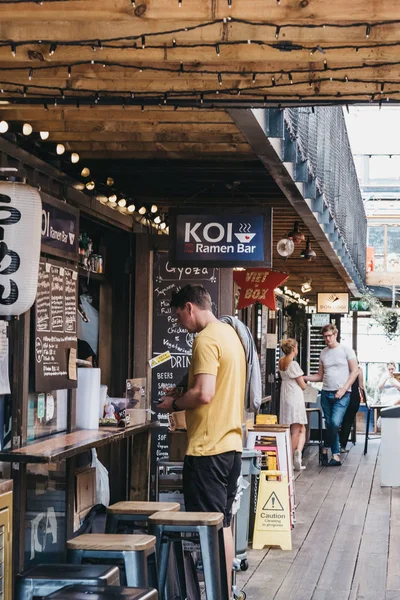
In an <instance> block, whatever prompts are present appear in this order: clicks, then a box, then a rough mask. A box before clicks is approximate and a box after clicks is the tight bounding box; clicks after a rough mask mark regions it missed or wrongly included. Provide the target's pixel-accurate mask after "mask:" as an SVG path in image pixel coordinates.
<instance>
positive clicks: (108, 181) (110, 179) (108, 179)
mask: <svg viewBox="0 0 400 600" xmlns="http://www.w3.org/2000/svg"><path fill="white" fill-rule="evenodd" d="M106 184H107V185H108V186H110V187H111V186H112V185H114V179H113V178H112V177H107V181H106Z"/></svg>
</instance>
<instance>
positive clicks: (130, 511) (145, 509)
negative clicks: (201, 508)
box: [106, 502, 180, 533]
mask: <svg viewBox="0 0 400 600" xmlns="http://www.w3.org/2000/svg"><path fill="white" fill-rule="evenodd" d="M179 510H180V504H179V503H178V502H117V503H116V504H112V505H111V506H109V507H108V508H107V521H106V533H117V532H118V528H119V526H120V524H121V523H125V524H131V527H130V529H131V530H132V531H133V529H134V524H135V523H136V522H138V521H140V522H141V523H143V526H144V527H146V528H147V520H148V518H149V516H150V515H153V514H154V513H156V512H165V511H179Z"/></svg>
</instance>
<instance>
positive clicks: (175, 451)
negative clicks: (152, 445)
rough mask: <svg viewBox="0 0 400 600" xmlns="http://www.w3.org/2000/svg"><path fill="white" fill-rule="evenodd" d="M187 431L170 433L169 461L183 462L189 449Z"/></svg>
mask: <svg viewBox="0 0 400 600" xmlns="http://www.w3.org/2000/svg"><path fill="white" fill-rule="evenodd" d="M187 442H188V440H187V432H186V431H170V433H169V460H170V461H172V462H175V461H183V459H184V458H185V454H186V448H187Z"/></svg>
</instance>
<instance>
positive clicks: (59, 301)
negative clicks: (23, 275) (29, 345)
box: [35, 260, 78, 392]
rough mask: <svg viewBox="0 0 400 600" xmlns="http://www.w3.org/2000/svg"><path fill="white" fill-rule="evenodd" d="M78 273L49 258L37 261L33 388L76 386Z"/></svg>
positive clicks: (38, 390) (52, 388)
mask: <svg viewBox="0 0 400 600" xmlns="http://www.w3.org/2000/svg"><path fill="white" fill-rule="evenodd" d="M77 292H78V273H77V270H76V269H75V268H73V267H71V268H69V267H68V268H67V267H64V266H61V265H60V264H57V263H54V262H52V261H48V260H47V261H45V262H44V261H42V262H40V264H39V280H38V290H37V296H36V303H35V391H36V392H49V391H51V390H61V389H66V388H76V387H77V381H76V364H75V358H76V350H77V337H76V307H77Z"/></svg>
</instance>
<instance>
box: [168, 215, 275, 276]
mask: <svg viewBox="0 0 400 600" xmlns="http://www.w3.org/2000/svg"><path fill="white" fill-rule="evenodd" d="M271 224H272V218H271V212H268V211H266V212H265V213H259V214H235V213H234V211H232V212H230V213H229V214H215V213H214V214H190V213H184V214H177V213H176V214H175V215H174V216H173V218H172V220H171V225H172V227H171V240H172V241H171V243H172V247H171V257H172V259H173V262H174V264H176V265H188V266H191V265H197V266H227V267H228V266H237V265H243V266H246V265H249V266H251V265H253V264H254V265H255V266H271V252H270V229H271V227H272V225H271Z"/></svg>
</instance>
